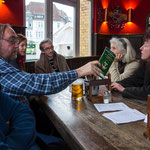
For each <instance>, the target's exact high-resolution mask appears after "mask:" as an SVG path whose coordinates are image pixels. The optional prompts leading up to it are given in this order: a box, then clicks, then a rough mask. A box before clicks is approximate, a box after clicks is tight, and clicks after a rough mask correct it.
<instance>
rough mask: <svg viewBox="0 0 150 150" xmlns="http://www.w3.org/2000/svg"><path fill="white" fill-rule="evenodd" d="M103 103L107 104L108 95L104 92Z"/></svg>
mask: <svg viewBox="0 0 150 150" xmlns="http://www.w3.org/2000/svg"><path fill="white" fill-rule="evenodd" d="M103 101H104V104H108V103H109V93H108V91H106V92H104V96H103Z"/></svg>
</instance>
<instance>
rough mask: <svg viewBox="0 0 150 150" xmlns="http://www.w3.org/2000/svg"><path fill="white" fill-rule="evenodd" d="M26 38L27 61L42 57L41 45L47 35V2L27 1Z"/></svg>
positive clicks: (40, 0) (39, 0)
mask: <svg viewBox="0 0 150 150" xmlns="http://www.w3.org/2000/svg"><path fill="white" fill-rule="evenodd" d="M25 9H26V27H27V28H26V36H27V39H28V47H27V55H26V59H27V60H31V59H38V58H39V57H40V53H41V52H40V50H39V43H40V42H41V41H42V40H44V38H45V35H44V33H45V32H44V31H45V25H44V24H45V17H44V16H45V0H25Z"/></svg>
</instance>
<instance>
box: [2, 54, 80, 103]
mask: <svg viewBox="0 0 150 150" xmlns="http://www.w3.org/2000/svg"><path fill="white" fill-rule="evenodd" d="M76 79H77V72H76V71H75V70H72V71H67V72H54V73H50V74H34V73H32V74H30V73H26V72H24V71H21V70H19V69H16V68H15V67H13V66H12V65H11V64H9V63H8V62H6V61H5V60H4V59H2V58H1V57H0V84H1V88H2V91H3V92H5V93H7V94H8V95H9V96H11V97H12V98H14V99H16V100H20V101H21V102H22V103H26V104H28V100H27V97H28V96H30V95H37V96H40V95H49V94H55V93H57V92H60V91H61V90H63V89H65V88H66V87H67V86H68V85H69V84H70V83H72V82H73V81H75V80H76Z"/></svg>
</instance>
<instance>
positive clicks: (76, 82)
mask: <svg viewBox="0 0 150 150" xmlns="http://www.w3.org/2000/svg"><path fill="white" fill-rule="evenodd" d="M72 84H73V85H81V84H83V79H77V80H76V81H74V82H73V83H72Z"/></svg>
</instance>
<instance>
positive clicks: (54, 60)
mask: <svg viewBox="0 0 150 150" xmlns="http://www.w3.org/2000/svg"><path fill="white" fill-rule="evenodd" d="M39 48H40V50H41V55H40V59H39V60H38V61H36V62H35V73H52V72H63V71H68V70H70V69H69V67H68V65H67V62H66V59H65V57H64V56H62V55H60V54H57V53H56V52H55V51H54V46H53V43H52V41H51V40H50V39H45V40H43V41H42V42H41V43H40V45H39Z"/></svg>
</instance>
